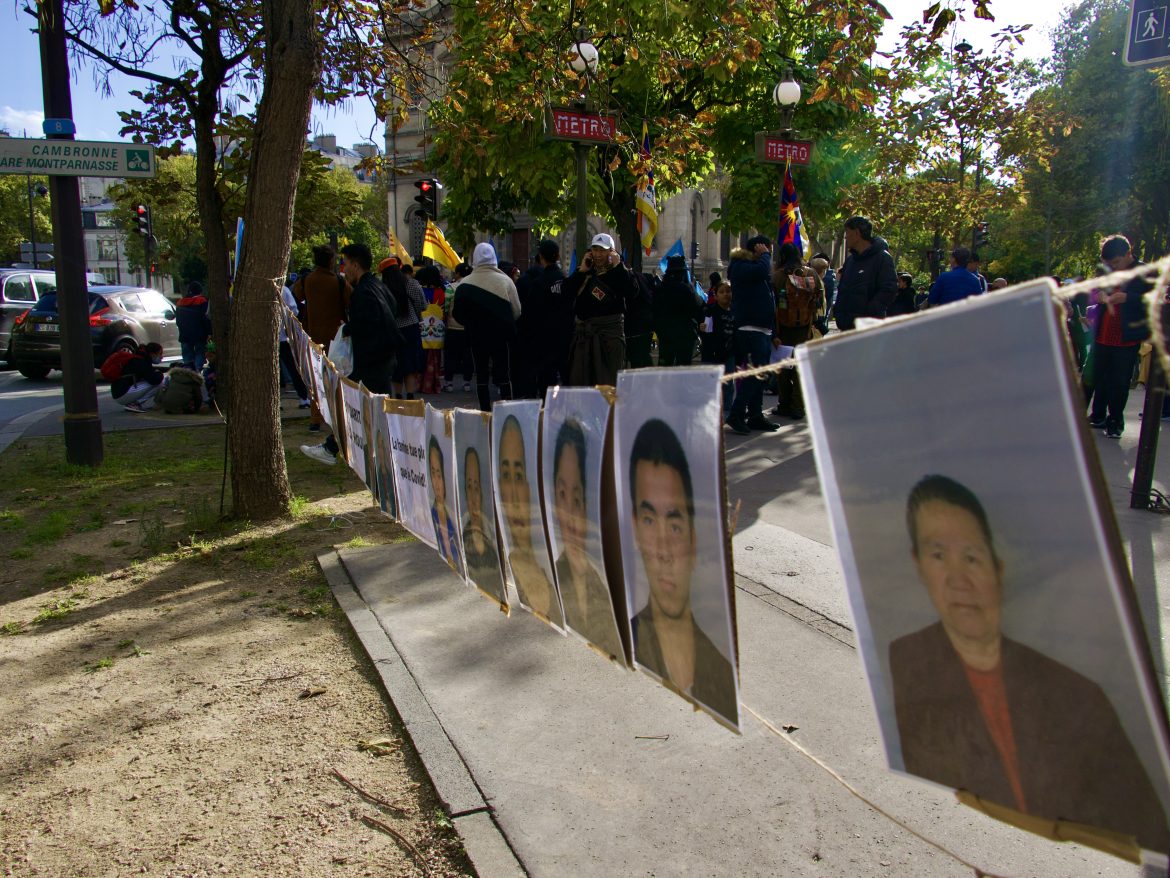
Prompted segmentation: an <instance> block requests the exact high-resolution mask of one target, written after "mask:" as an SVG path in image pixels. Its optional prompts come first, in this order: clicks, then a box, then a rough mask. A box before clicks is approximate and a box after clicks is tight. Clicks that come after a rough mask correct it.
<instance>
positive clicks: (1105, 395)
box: [1091, 342, 1139, 431]
mask: <svg viewBox="0 0 1170 878" xmlns="http://www.w3.org/2000/svg"><path fill="white" fill-rule="evenodd" d="M1138 347H1139V346H1138V345H1136V344H1135V345H1128V346H1125V347H1118V346H1114V345H1108V344H1101V343H1100V342H1098V343H1097V344H1096V345H1094V347H1093V410H1092V414H1091V417H1092V419H1093V420H1094V421H1104V422H1105V427H1106V429H1108V428H1114V429H1116V430H1118V431H1121V430H1123V429H1125V404H1126V403H1127V402H1128V401H1129V382H1130V381H1132V380H1133V367H1134V365H1135V364H1136V363H1137V358H1138Z"/></svg>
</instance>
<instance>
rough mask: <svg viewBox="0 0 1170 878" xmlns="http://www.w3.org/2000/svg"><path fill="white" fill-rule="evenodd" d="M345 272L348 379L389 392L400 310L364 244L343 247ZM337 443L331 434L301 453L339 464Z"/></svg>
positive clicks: (344, 329)
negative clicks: (350, 366) (349, 287)
mask: <svg viewBox="0 0 1170 878" xmlns="http://www.w3.org/2000/svg"><path fill="white" fill-rule="evenodd" d="M341 255H342V256H343V257H345V258H344V261H343V263H342V270H343V271H344V272H345V279H346V280H347V281H349V283H350V284H351V285H352V286H353V296H352V297H350V300H349V321H348V322H346V323H345V324H344V325H343V326H342V335H344V336H348V337H349V339H350V341H351V342H352V343H353V371H352V372H350V374H349V379H350V380H351V381H355V382H357V383H359V384H364V385H365V386H366V389H367V390H369V391H370V392H371V393H390V392H391V390H392V389H393V388H392V384H391V379H392V378H393V376H394V366H395V360H396V358H397V354H398V351H399V350H400V349H401V348H402V346H403V344H404V342H403V337H402V333H401V332H399V330H398V323H397V307H396V303H395V301H394V296H393V294H391V292H390V291H389V290H388V289H387V288H386V285H385V284H383V283H382V282H381V281H380V280H378V277H377V275H375V274H374V273H373V272H371V271H370V269H371V267H372V266H373V262H374V258H373V255H372V254H371V253H370V248H369V247H367V246H366V245H365V244H347V245H346V246H344V247H342V248H341ZM338 450H339V448H338V445H337V440H336V439H335V438H334V437H333V435H332V434H330V435H329V436H328V437H327V438H326V439H325V442H324V443H323V444H321V445H302V446H301V451H302V452H303V453H304V454H305V455H307V456H308V457H311V458H313V459H314V460H318V461H320V462H321V463H327V464H333V463H336V462H337V452H338Z"/></svg>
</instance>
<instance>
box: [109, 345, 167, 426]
mask: <svg viewBox="0 0 1170 878" xmlns="http://www.w3.org/2000/svg"><path fill="white" fill-rule="evenodd" d="M162 355H163V348H162V345H160V344H159V343H158V342H153V341H152V342H150V343H149V344H145V345H141V346H140V347H139V348H138V350H137V351H135V352H134V356H132V357H131V358H130V359H128V360H127V361H126V362H125V363H123V364H122V374H121V375H119V376H118V377H117V378H115V379H114V380H113V382H111V384H110V396H112V397H113V398H114V400H115V401H116V402H118V403H120V404H121V405H122V408H124V409H126V411H128V412H137V413H141V412H148V411H150V410H151V409H152V408H154V398H155V397H156V396H157V395H158V392H159V389H160V388H161V387H162V381H163V373H162V372H161V371H159V370H158V369H156V368H155V367H154V366H155V363H158V362H161V361H162Z"/></svg>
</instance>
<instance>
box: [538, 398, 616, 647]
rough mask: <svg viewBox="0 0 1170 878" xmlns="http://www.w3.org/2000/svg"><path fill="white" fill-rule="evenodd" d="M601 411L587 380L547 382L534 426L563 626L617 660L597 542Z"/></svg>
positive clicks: (602, 402)
mask: <svg viewBox="0 0 1170 878" xmlns="http://www.w3.org/2000/svg"><path fill="white" fill-rule="evenodd" d="M609 413H610V404H609V400H608V399H606V398H605V396H604V395H603V394H602V393H601V391H600V390H598V389H597V388H595V387H552V388H549V390H548V394H547V396H546V398H545V404H544V424H543V426H542V431H543V432H542V435H543V436H544V442H543V444H542V448H541V457H542V458H543V459H542V461H541V464H542V466H543V478H542V485H543V490H544V508H545V511H546V513H547V515H548V525H549V526H548V537H549V547H550V548H551V549H552V557H553V559H554V560H553V572H554V573H555V575H556V584H557V590H558V591H559V592H560V595H561V605H562V607H563V608H564V611H565V627H566V628H568V629H569V630H571V631H573V632H575V633H576V634H578V635H580V636H581V637H583V638H584V639H585V640H586V641H588V642H589V643H591V644H593V645H594V646H595V647H597V649H599V650H600V651H601V652H603V653H605V654H606V655H609V656H612V657H614V658H616V659H617V660H618V661H619V662H622V663H623V664H624V663H625V650H624V649H623V648H622V644H621V636H620V634H619V633H618V627H617V617H616V616H615V614H614V607H613V598H612V597H611V595H610V587H609V581H608V579H607V578H606V573H605V558H604V556H603V554H602V546H601V533H602V531H601V488H602V470H603V464H604V462H605V461H604V455H605V439H606V431H607V429H608V427H609Z"/></svg>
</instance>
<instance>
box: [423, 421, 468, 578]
mask: <svg viewBox="0 0 1170 878" xmlns="http://www.w3.org/2000/svg"><path fill="white" fill-rule="evenodd" d="M426 420H427V499H428V501H429V503H428V504H427V506H428V508H429V509H430V513H431V525H432V527H433V533H434V535H435V545H436V548H437V549H438V552H439V555H440V557H442V559H443V560H444V561H446V562H447V564H448V565H450V567H451V569H452V570H454V571H455V572H456V573H458V574H459V576H460V577H465V576H466V574H465V573H464V570H463V547H462V537H463V531H462V528H460V527H459V525H458V523H457V522H456V520H455V492H454V486H455V477H454V475H455V465H454V457H455V443H454V441H453V437H452V435H451V423H450V421H449V420H448V412H445V411H443V410H442V409H436V408H434V407H432V406H429V405H428V406H427V419H426Z"/></svg>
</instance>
